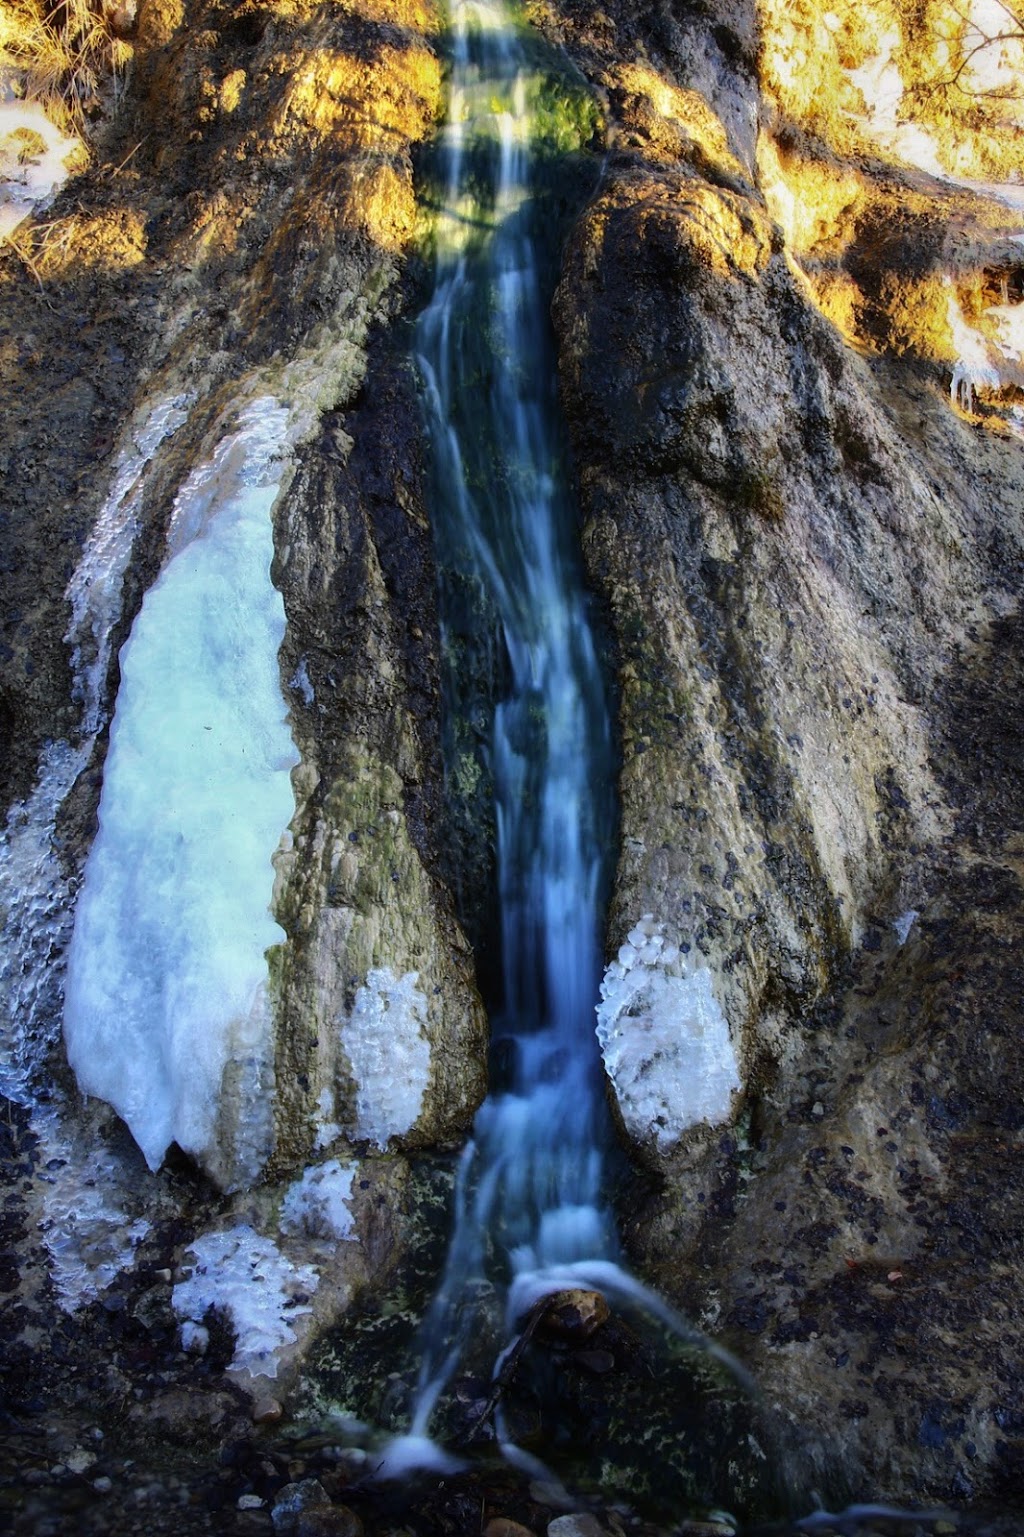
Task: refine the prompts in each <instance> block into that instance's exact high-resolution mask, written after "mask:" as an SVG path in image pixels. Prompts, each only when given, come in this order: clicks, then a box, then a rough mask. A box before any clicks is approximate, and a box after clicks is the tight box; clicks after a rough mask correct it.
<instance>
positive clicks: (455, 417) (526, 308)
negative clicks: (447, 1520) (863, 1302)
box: [378, 0, 750, 1477]
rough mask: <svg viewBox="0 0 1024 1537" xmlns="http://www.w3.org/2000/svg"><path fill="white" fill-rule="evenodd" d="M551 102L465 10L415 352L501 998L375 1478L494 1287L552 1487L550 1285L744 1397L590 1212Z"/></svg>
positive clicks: (403, 1443) (590, 833)
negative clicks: (492, 856) (402, 1409)
mask: <svg viewBox="0 0 1024 1537" xmlns="http://www.w3.org/2000/svg"><path fill="white" fill-rule="evenodd" d="M543 93H544V76H543V75H542V74H541V73H538V72H537V71H535V70H531V67H530V60H529V56H528V47H527V45H525V44H524V41H523V38H522V35H521V33H519V32H518V31H517V30H516V27H515V25H514V22H513V20H512V19H511V17H510V14H509V12H508V11H507V10H506V9H505V6H504V4H503V0H457V3H456V4H455V6H454V8H453V11H452V75H451V85H450V106H449V115H448V122H447V125H446V127H445V129H444V130H443V133H442V137H441V143H440V166H441V175H440V177H439V181H440V185H441V206H440V209H439V214H438V233H437V266H436V275H435V286H434V292H433V296H432V298H431V301H430V303H429V305H428V306H427V308H426V310H425V311H424V313H423V315H422V317H421V319H420V322H419V327H418V332H417V357H418V363H419V368H420V372H421V375H422V378H423V381H424V394H425V401H426V412H427V419H428V427H429V433H430V438H431V441H432V446H433V458H434V487H435V488H434V528H435V538H436V542H437V545H438V551H439V559H440V564H441V565H442V567H444V566H446V565H447V566H448V567H454V568H456V569H458V570H459V571H460V572H461V573H462V574H463V575H464V576H468V578H469V579H470V580H472V581H475V582H476V583H477V584H478V587H479V590H480V591H481V592H482V594H483V595H484V601H485V603H486V604H488V605H489V608H490V612H492V613H493V614H494V616H495V623H496V628H497V629H498V631H499V635H500V639H501V643H503V646H504V652H505V657H506V662H507V666H506V670H505V679H506V682H505V687H504V689H503V691H502V697H501V698H500V699H499V701H498V703H497V704H496V706H495V709H494V720H493V730H492V736H491V743H490V758H489V763H490V769H491V777H492V781H493V790H494V800H495V827H496V845H497V848H496V854H497V882H498V894H499V902H500V914H501V923H500V930H501V985H500V994H499V999H498V1005H497V1008H496V1010H495V1011H494V1015H493V1018H492V1030H493V1051H492V1088H491V1093H490V1095H489V1097H488V1099H487V1100H486V1102H485V1103H484V1105H483V1106H482V1108H481V1109H480V1111H479V1113H478V1115H477V1120H476V1125H475V1129H474V1136H473V1139H472V1141H471V1142H470V1144H469V1146H468V1147H467V1149H466V1152H465V1154H464V1156H463V1160H462V1165H461V1170H460V1176H459V1180H458V1186H457V1191H456V1216H455V1227H454V1232H453V1235H452V1239H451V1243H450V1246H449V1250H448V1255H447V1261H446V1265H445V1270H444V1275H443V1278H442V1281H441V1284H440V1287H439V1288H438V1291H437V1293H436V1295H435V1297H434V1301H433V1304H432V1306H431V1308H430V1309H429V1312H428V1315H427V1318H426V1319H425V1321H424V1324H423V1328H422V1331H421V1338H420V1344H421V1351H422V1355H421V1364H420V1371H419V1380H418V1385H417V1390H416V1395H415V1399H414V1403H413V1408H412V1415H411V1426H410V1430H409V1433H408V1434H407V1435H405V1436H402V1437H399V1438H398V1440H397V1441H394V1442H392V1444H391V1446H390V1447H389V1448H388V1450H387V1452H386V1453H385V1455H384V1457H383V1461H382V1463H381V1464H380V1466H379V1468H378V1473H379V1475H380V1476H383V1477H391V1476H396V1477H397V1476H401V1475H402V1474H403V1473H404V1472H405V1471H407V1470H408V1469H409V1468H411V1467H413V1466H419V1467H424V1466H433V1467H434V1468H441V1469H443V1468H445V1467H450V1465H451V1464H450V1459H449V1458H448V1457H447V1454H445V1453H443V1452H441V1451H440V1449H439V1448H438V1447H437V1446H436V1445H434V1443H433V1442H432V1441H431V1440H430V1439H429V1433H430V1427H431V1421H432V1418H433V1416H434V1412H435V1409H436V1408H437V1406H438V1400H439V1398H440V1396H441V1394H442V1393H443V1392H444V1390H445V1388H446V1386H447V1384H448V1383H449V1381H450V1380H451V1379H452V1377H453V1376H454V1374H455V1373H456V1370H457V1369H458V1368H459V1366H460V1364H464V1361H465V1356H466V1353H467V1351H468V1349H469V1348H470V1346H471V1341H472V1340H473V1339H474V1338H475V1336H476V1335H478V1334H479V1333H480V1332H481V1330H480V1328H479V1325H480V1323H481V1315H482V1313H486V1311H487V1306H488V1301H489V1300H492V1299H493V1296H494V1289H495V1287H498V1288H501V1289H503V1290H504V1298H505V1302H504V1320H503V1323H501V1322H498V1323H497V1327H498V1329H499V1330H500V1329H501V1328H504V1331H505V1340H504V1348H501V1347H500V1345H497V1344H496V1346H495V1354H496V1357H497V1359H496V1361H495V1362H494V1363H493V1374H494V1378H495V1381H496V1384H497V1385H498V1386H496V1388H495V1393H494V1395H493V1399H494V1402H493V1409H494V1427H495V1430H496V1433H497V1436H498V1440H499V1443H500V1444H501V1446H502V1450H503V1452H504V1454H505V1456H506V1457H507V1458H508V1459H509V1460H510V1461H512V1462H514V1463H516V1464H517V1465H518V1466H520V1467H521V1468H524V1469H525V1470H526V1471H528V1472H530V1473H531V1474H537V1473H539V1474H541V1475H542V1476H544V1477H549V1476H550V1475H549V1472H548V1469H547V1468H546V1467H544V1466H543V1464H541V1463H539V1462H538V1461H537V1460H536V1459H535V1458H534V1457H533V1456H532V1455H530V1454H528V1453H526V1452H524V1451H522V1450H521V1449H520V1448H519V1447H518V1446H516V1445H515V1444H514V1442H513V1438H512V1434H511V1431H510V1430H509V1428H508V1426H507V1424H506V1418H505V1413H504V1409H503V1406H502V1404H501V1402H500V1401H499V1400H500V1396H501V1395H500V1391H499V1389H500V1380H501V1373H502V1371H503V1368H504V1366H505V1363H506V1362H507V1361H508V1360H509V1359H510V1357H511V1356H512V1355H514V1354H515V1352H516V1350H517V1348H518V1347H517V1343H516V1341H517V1330H518V1329H520V1328H521V1327H522V1321H523V1319H524V1318H525V1317H526V1316H527V1315H528V1314H530V1313H531V1310H533V1309H534V1308H535V1307H536V1306H537V1304H538V1303H539V1302H540V1301H541V1299H543V1298H544V1297H545V1296H548V1295H549V1294H551V1293H552V1292H555V1291H558V1290H561V1289H564V1288H572V1287H584V1288H589V1289H594V1290H599V1291H601V1292H604V1293H605V1294H607V1295H609V1296H614V1297H616V1298H618V1299H620V1300H622V1301H624V1302H627V1303H632V1304H635V1305H637V1306H639V1307H640V1308H641V1309H642V1310H643V1312H644V1313H645V1314H646V1315H647V1316H648V1318H653V1319H657V1320H659V1322H660V1324H661V1325H662V1326H664V1327H665V1328H667V1329H668V1330H669V1331H670V1333H671V1334H673V1335H674V1336H676V1338H677V1339H682V1340H683V1341H684V1342H686V1343H687V1344H688V1345H695V1346H697V1347H698V1348H699V1350H700V1352H701V1353H702V1355H703V1356H704V1357H705V1358H706V1357H712V1358H714V1359H715V1360H716V1361H717V1362H718V1364H719V1365H724V1366H725V1367H726V1370H727V1371H728V1373H729V1374H730V1375H731V1376H732V1377H733V1378H734V1379H735V1380H737V1381H738V1382H739V1383H740V1384H741V1385H742V1386H744V1387H748V1386H750V1384H749V1379H747V1377H746V1374H745V1373H744V1372H743V1370H742V1368H741V1367H739V1366H738V1365H737V1363H735V1362H734V1361H732V1359H731V1358H730V1357H729V1356H728V1355H727V1353H726V1352H725V1351H723V1350H721V1349H720V1348H719V1347H717V1346H716V1345H714V1344H713V1342H711V1341H709V1340H707V1339H706V1338H705V1337H704V1336H702V1335H701V1334H700V1333H699V1332H698V1331H696V1330H694V1329H693V1328H692V1327H690V1326H689V1325H688V1324H687V1323H686V1322H685V1320H683V1319H681V1318H679V1317H678V1315H676V1314H675V1313H674V1312H673V1311H672V1309H670V1308H669V1307H667V1306H666V1304H665V1303H664V1302H662V1301H661V1299H660V1298H658V1297H657V1296H655V1295H654V1294H652V1293H651V1292H649V1291H648V1290H647V1289H646V1288H645V1287H643V1286H642V1285H641V1284H640V1283H639V1282H638V1281H636V1280H635V1279H634V1278H633V1277H631V1276H630V1275H629V1274H628V1272H627V1271H625V1270H624V1269H623V1268H622V1267H621V1266H620V1265H619V1264H618V1263H617V1254H618V1243H617V1238H616V1234H615V1229H614V1224H613V1220H612V1217H611V1213H610V1211H609V1210H608V1209H607V1207H606V1206H605V1204H604V1195H603V1185H604V1171H605V1163H606V1154H607V1152H608V1150H609V1148H610V1146H611V1140H612V1139H611V1135H610V1124H609V1116H608V1110H607V1102H606V1098H605V1085H604V1077H603V1071H602V1066H601V1057H600V1052H599V1047H598V1034H597V1031H596V1024H597V1019H596V1014H595V1007H596V1004H597V999H598V993H599V988H600V978H601V948H600V943H599V938H600V930H601V919H602V901H603V890H604V886H605V877H606V874H607V861H608V858H609V855H610V853H611V850H612V847H613V844H614V826H615V808H614V803H613V796H612V790H611V784H612V777H613V753H612V745H611V731H610V725H609V718H608V712H607V704H606V697H605V690H604V685H603V681H602V676H601V671H600V666H599V660H598V656H597V650H596V646H595V642H594V635H593V631H592V628H591V625H590V622H589V618H588V612H587V609H588V604H587V598H586V594H585V591H584V588H583V582H582V573H581V569H580V562H579V558H578V555H577V553H576V550H575V541H574V530H575V510H574V507H573V504H572V500H571V498H570V496H569V494H568V491H567V487H566V477H565V476H564V475H563V474H561V473H560V468H561V467H560V457H561V455H560V442H559V433H558V427H557V423H558V410H557V399H556V389H555V379H556V371H555V363H554V357H553V354H552V347H551V341H550V332H549V324H548V315H547V300H546V296H545V291H544V282H543V275H542V265H543V251H544V245H545V240H544V235H545V233H546V234H547V236H548V239H549V240H550V231H546V232H545V231H544V230H543V229H542V228H541V224H542V221H543V217H544V215H543V212H542V200H541V199H540V198H539V197H537V196H535V195H534V188H533V187H532V186H531V181H532V178H533V173H534V168H535V161H536V155H535V152H534V150H533V148H532V141H533V139H534V137H535V136H536V138H538V139H541V138H542V133H543V132H545V131H548V132H549V130H542V127H541V122H540V120H541V117H542V105H541V104H542V102H543ZM556 137H557V136H556ZM548 147H549V148H550V141H549V142H548ZM558 148H559V146H557V145H556V153H557V150H558ZM442 609H443V604H442ZM451 692H452V693H454V694H456V695H457V694H458V680H456V681H455V683H454V684H453V686H452V690H451ZM458 706H459V700H458V698H456V699H455V700H454V708H455V709H458ZM660 943H661V941H660V940H656V941H655V947H656V948H657V946H660ZM723 1028H724V1026H723ZM491 1322H492V1323H494V1322H495V1320H494V1319H493V1318H492V1320H491ZM483 1332H484V1333H486V1324H485V1325H484V1329H483Z"/></svg>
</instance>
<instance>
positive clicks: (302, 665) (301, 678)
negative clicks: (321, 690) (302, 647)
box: [288, 656, 316, 705]
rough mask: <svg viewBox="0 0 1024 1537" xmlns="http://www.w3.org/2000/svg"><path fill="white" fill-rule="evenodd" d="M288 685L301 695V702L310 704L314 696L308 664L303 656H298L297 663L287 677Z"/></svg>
mask: <svg viewBox="0 0 1024 1537" xmlns="http://www.w3.org/2000/svg"><path fill="white" fill-rule="evenodd" d="M288 687H289V688H293V689H295V691H296V692H297V693H298V694H300V695H301V696H302V702H303V704H306V705H311V704H312V703H313V701H314V699H315V698H316V695H315V694H314V692H313V685H312V683H311V682H310V678H309V666H308V664H307V662H306V658H305V657H304V656H303V657H300V658H299V665H298V666H297V667H296V669H295V671H294V672H293V673H292V675H291V677H290V678H289V680H288Z"/></svg>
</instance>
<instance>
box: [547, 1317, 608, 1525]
mask: <svg viewBox="0 0 1024 1537" xmlns="http://www.w3.org/2000/svg"><path fill="white" fill-rule="evenodd" d="M602 1300H603V1299H602ZM548 1537H607V1534H606V1532H605V1529H604V1527H603V1526H602V1525H601V1523H600V1521H599V1520H598V1519H597V1517H596V1516H592V1515H590V1514H589V1513H588V1512H587V1511H573V1512H572V1513H571V1514H570V1515H567V1516H556V1517H555V1519H554V1520H553V1521H549V1522H548Z"/></svg>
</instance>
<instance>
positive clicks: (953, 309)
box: [946, 279, 1002, 411]
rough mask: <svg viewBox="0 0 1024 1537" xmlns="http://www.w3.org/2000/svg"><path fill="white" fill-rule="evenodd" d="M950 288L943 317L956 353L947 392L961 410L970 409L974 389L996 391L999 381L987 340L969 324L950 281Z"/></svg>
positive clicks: (998, 374) (971, 409)
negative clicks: (947, 325) (946, 322)
mask: <svg viewBox="0 0 1024 1537" xmlns="http://www.w3.org/2000/svg"><path fill="white" fill-rule="evenodd" d="M948 281H949V280H948V279H947V282H948ZM949 288H950V292H949V295H948V297H947V300H946V316H947V319H948V321H949V329H950V332H951V333H952V338H953V346H954V348H955V350H956V353H957V361H956V363H955V364H954V367H953V377H952V379H951V381H950V386H949V393H950V397H951V399H952V400H953V403H954V405H959V406H960V407H962V409H963V410H964V411H973V410H974V396H975V392H976V391H977V390H980V389H990V390H998V389H999V387H1000V385H1001V383H1002V380H1001V378H1000V373H999V369H998V367H997V366H996V364H995V362H994V360H993V357H992V351H991V349H990V347H989V344H988V342H987V341H986V340H985V338H984V337H983V336H982V335H981V333H980V331H975V330H974V328H973V326H970V325H968V323H967V320H966V318H965V316H964V312H963V310H962V309H961V308H960V301H959V299H958V298H957V296H956V293H955V291H954V290H953V285H952V283H950V284H949Z"/></svg>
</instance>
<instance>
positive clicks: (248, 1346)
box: [171, 1223, 319, 1377]
mask: <svg viewBox="0 0 1024 1537" xmlns="http://www.w3.org/2000/svg"><path fill="white" fill-rule="evenodd" d="M191 1252H192V1253H193V1254H194V1255H195V1264H194V1267H193V1270H192V1274H191V1275H190V1276H189V1277H188V1279H187V1280H185V1281H180V1282H179V1283H178V1285H177V1286H176V1287H175V1288H174V1291H173V1292H172V1294H171V1301H172V1304H173V1306H174V1311H175V1312H176V1313H177V1314H178V1316H179V1318H183V1319H185V1320H187V1321H190V1322H191V1323H192V1324H202V1322H203V1320H204V1318H205V1317H206V1314H207V1312H208V1310H209V1309H210V1308H216V1309H218V1310H221V1311H223V1312H225V1313H227V1314H228V1316H229V1317H230V1319H231V1322H232V1324H233V1326H234V1330H235V1354H234V1359H233V1360H232V1362H231V1365H230V1367H229V1368H228V1369H229V1371H234V1372H243V1371H244V1372H251V1373H252V1375H253V1376H256V1375H259V1374H262V1375H263V1376H265V1377H276V1376H277V1368H278V1357H279V1353H280V1352H281V1351H282V1350H283V1349H285V1348H286V1347H287V1346H289V1345H293V1344H294V1343H295V1338H296V1335H295V1330H294V1329H293V1328H292V1321H293V1320H294V1319H296V1318H298V1317H300V1316H301V1315H302V1314H304V1313H309V1312H311V1311H312V1309H311V1305H310V1302H309V1298H310V1297H311V1296H312V1294H313V1293H314V1292H315V1291H316V1289H317V1284H318V1281H319V1277H318V1275H317V1273H316V1271H315V1270H314V1269H313V1267H312V1266H311V1265H293V1264H292V1263H291V1261H290V1260H288V1259H286V1258H285V1256H284V1255H283V1254H282V1253H281V1251H280V1249H279V1248H278V1247H277V1245H276V1244H275V1243H273V1242H272V1241H271V1240H270V1239H269V1238H263V1237H261V1235H260V1234H259V1233H256V1232H254V1230H253V1229H252V1228H251V1227H249V1226H248V1225H247V1224H245V1223H241V1224H240V1225H239V1226H238V1227H233V1228H229V1229H227V1231H225V1232H220V1233H204V1234H203V1235H202V1236H201V1237H199V1238H197V1239H196V1241H195V1243H193V1244H192V1246H191Z"/></svg>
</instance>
